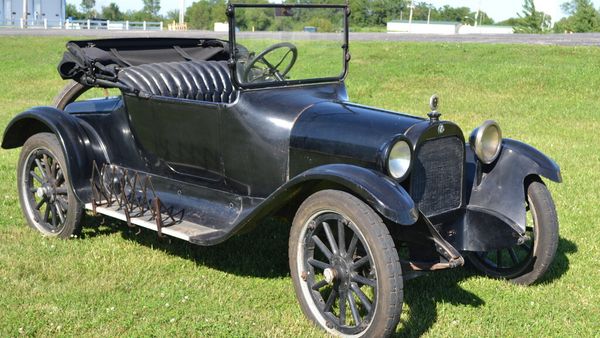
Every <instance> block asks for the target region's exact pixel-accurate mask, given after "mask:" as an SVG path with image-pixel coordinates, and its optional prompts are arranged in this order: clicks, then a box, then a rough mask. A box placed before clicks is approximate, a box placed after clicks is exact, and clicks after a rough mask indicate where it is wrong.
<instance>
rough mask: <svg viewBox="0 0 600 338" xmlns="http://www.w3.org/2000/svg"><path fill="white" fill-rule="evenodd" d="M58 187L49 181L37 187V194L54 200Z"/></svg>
mask: <svg viewBox="0 0 600 338" xmlns="http://www.w3.org/2000/svg"><path fill="white" fill-rule="evenodd" d="M55 191H56V189H55V188H54V187H53V186H52V185H51V184H49V183H44V184H43V185H42V186H41V187H39V188H37V191H36V192H35V194H36V195H37V197H39V198H44V197H46V198H48V199H50V200H54V196H55Z"/></svg>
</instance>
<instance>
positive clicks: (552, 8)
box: [67, 0, 600, 21]
mask: <svg viewBox="0 0 600 338" xmlns="http://www.w3.org/2000/svg"><path fill="white" fill-rule="evenodd" d="M341 1H343V0H340V2H341ZM350 1H352V0H350ZM418 1H422V0H415V2H418ZM566 1H567V0H535V3H536V6H537V7H538V8H540V9H541V10H543V11H544V12H546V13H548V14H550V15H552V19H553V20H558V19H560V18H561V17H563V16H564V13H562V11H561V10H560V4H561V3H563V2H566ZM67 2H68V3H72V4H75V5H77V6H79V4H80V3H81V0H67ZM111 2H115V3H116V4H118V5H119V8H121V10H123V11H126V10H129V9H133V10H138V9H141V8H142V6H143V2H142V0H96V7H97V8H98V9H100V7H102V6H106V5H108V4H109V3H111ZM193 2H194V1H193V0H185V4H186V7H188V6H190V5H191V4H192V3H193ZM424 2H428V3H431V4H432V5H434V6H435V7H441V6H443V5H450V6H453V7H462V6H466V7H470V8H471V9H473V10H477V8H478V7H480V8H481V10H483V11H485V12H486V13H488V14H489V15H490V16H491V17H492V18H493V19H494V20H496V21H501V20H505V19H508V18H510V17H515V16H516V15H517V13H520V12H521V8H522V6H523V0H502V1H498V0H425V1H424ZM593 2H594V4H595V5H596V7H598V6H600V0H593ZM160 5H161V13H166V12H167V11H169V10H171V9H177V8H179V0H161V2H160Z"/></svg>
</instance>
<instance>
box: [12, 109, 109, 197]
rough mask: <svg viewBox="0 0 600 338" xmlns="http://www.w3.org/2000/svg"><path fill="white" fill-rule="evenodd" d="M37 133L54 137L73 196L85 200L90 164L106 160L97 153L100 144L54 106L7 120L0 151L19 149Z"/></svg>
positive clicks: (32, 110)
mask: <svg viewBox="0 0 600 338" xmlns="http://www.w3.org/2000/svg"><path fill="white" fill-rule="evenodd" d="M40 132H51V133H54V134H55V135H56V137H57V138H58V141H59V143H60V145H61V146H62V149H63V152H64V154H65V160H66V162H67V163H66V165H67V170H68V173H69V176H70V178H71V183H72V185H73V188H74V190H75V195H76V196H77V198H78V199H79V200H81V201H86V200H87V199H88V197H89V178H90V177H91V171H92V161H94V160H96V161H98V162H99V163H102V162H104V161H106V160H107V159H106V158H105V156H103V154H102V153H101V151H100V150H99V149H100V148H101V147H99V146H98V144H99V141H98V140H95V139H92V138H91V137H90V136H89V134H88V133H87V132H86V131H85V128H84V127H83V126H82V124H80V123H79V122H78V120H77V118H75V117H74V116H72V115H69V114H67V113H65V112H63V111H61V110H58V109H56V108H53V107H34V108H31V109H29V110H27V111H25V112H23V113H21V114H19V115H17V116H15V117H14V118H13V119H12V120H11V121H10V123H9V124H8V126H7V127H6V130H5V131H4V136H3V138H2V148H4V149H12V148H17V147H21V146H22V145H23V144H24V143H25V141H27V139H28V138H29V137H31V136H32V135H34V134H36V133H40Z"/></svg>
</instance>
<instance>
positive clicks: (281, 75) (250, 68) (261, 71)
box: [242, 42, 298, 83]
mask: <svg viewBox="0 0 600 338" xmlns="http://www.w3.org/2000/svg"><path fill="white" fill-rule="evenodd" d="M281 48H287V49H288V51H287V52H286V53H285V54H284V55H283V57H282V58H281V60H280V61H279V62H278V63H277V64H276V65H273V64H271V63H270V62H269V61H267V59H266V58H265V56H266V55H267V54H269V53H271V52H273V51H275V50H277V49H281ZM290 53H292V59H291V60H290V62H289V63H288V65H287V67H285V68H284V70H283V71H279V67H280V66H281V64H282V63H283V61H285V59H286V58H287V56H288V55H289V54H290ZM297 58H298V49H297V48H296V46H294V45H293V44H291V43H289V42H280V43H276V44H274V45H271V46H269V47H267V48H266V49H265V50H263V51H262V52H260V54H258V55H257V56H255V57H254V58H253V59H252V60H250V62H248V64H247V65H246V67H245V69H244V73H243V75H242V79H243V81H244V82H247V83H249V82H255V81H257V80H264V79H268V78H269V77H275V78H276V79H277V80H279V81H284V80H285V76H286V75H287V74H288V73H289V72H290V70H291V69H292V67H293V66H294V64H295V63H296V59H297ZM258 63H262V64H263V65H265V67H255V66H256V64H258ZM251 75H252V76H251Z"/></svg>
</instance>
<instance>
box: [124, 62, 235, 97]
mask: <svg viewBox="0 0 600 338" xmlns="http://www.w3.org/2000/svg"><path fill="white" fill-rule="evenodd" d="M119 80H120V81H121V82H122V83H124V84H125V85H127V86H129V87H132V88H135V89H139V90H140V91H142V92H146V93H149V94H153V95H159V96H167V97H176V98H182V99H188V100H199V101H208V102H222V103H231V102H233V101H235V99H236V98H237V92H236V91H235V90H234V88H233V85H232V83H231V75H230V71H229V67H228V66H227V62H226V61H184V62H162V63H149V64H143V65H139V66H133V67H128V68H124V69H123V70H121V71H120V72H119Z"/></svg>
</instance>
